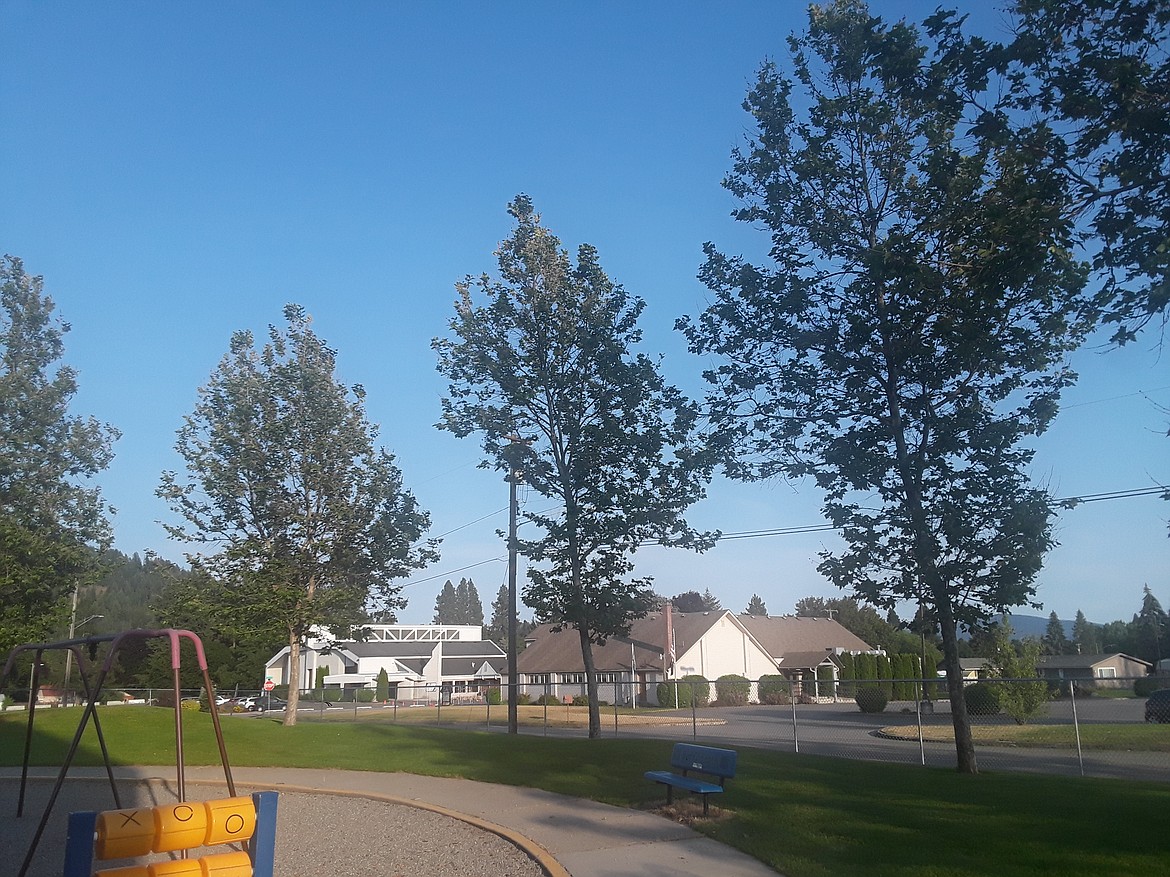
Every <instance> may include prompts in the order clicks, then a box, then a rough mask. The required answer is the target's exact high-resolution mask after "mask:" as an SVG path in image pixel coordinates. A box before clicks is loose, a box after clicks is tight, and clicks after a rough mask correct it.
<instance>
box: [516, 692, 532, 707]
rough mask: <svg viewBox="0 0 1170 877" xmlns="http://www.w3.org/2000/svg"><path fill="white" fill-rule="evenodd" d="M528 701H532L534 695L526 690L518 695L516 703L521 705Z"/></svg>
mask: <svg viewBox="0 0 1170 877" xmlns="http://www.w3.org/2000/svg"><path fill="white" fill-rule="evenodd" d="M526 703H532V695H531V694H529V693H528V692H526V691H521V692H520V693H519V694H517V695H516V704H517V705H521V704H526Z"/></svg>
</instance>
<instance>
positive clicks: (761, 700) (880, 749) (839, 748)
mask: <svg viewBox="0 0 1170 877" xmlns="http://www.w3.org/2000/svg"><path fill="white" fill-rule="evenodd" d="M1149 683H1150V680H1149V679H1145V680H1139V679H1122V678H1118V679H1108V680H1073V681H1046V680H1041V679H1036V678H1032V679H983V680H978V681H973V682H972V684H970V685H968V686H967V687H966V688H965V700H966V701H967V704H968V712H969V715H970V722H971V727H972V735H973V738H974V743H975V749H976V757H977V759H978V763H979V766H980V768H981V769H983V770H1012V771H1037V772H1045V773H1061V774H1069V775H1080V776H1096V777H1124V778H1139V779H1152V780H1161V781H1170V712H1168V711H1166V710H1162V711H1160V712H1159V710H1158V709H1156V708H1152V713H1151V714H1150V715H1147V707H1146V704H1147V698H1146V697H1145V696H1140V695H1139V694H1135V690H1134V686H1135V684H1136V685H1137V688H1138V691H1140V692H1142V693H1143V694H1144V693H1146V691H1147V690H1148V689H1149V688H1150V687H1151V686H1150V684H1149ZM1167 687H1170V681H1167ZM599 692H600V695H601V696H600V697H599V700H598V710H599V715H600V719H601V734H602V736H605V737H647V738H657V739H668V740H688V741H698V742H702V743H707V744H710V745H716V746H749V747H750V746H755V747H762V748H773V749H779V750H783V751H789V752H795V753H802V754H809V755H824V756H831V757H838V758H856V759H865V760H872V761H885V762H891V763H899V764H914V765H923V766H928V767H940V768H953V767H954V766H955V744H954V728H953V718H952V715H951V704H950V701H949V700H948V699H947V698H946V696H945V695H946V688H945V683H944V682H943V681H941V680H934V679H932V680H922V679H889V680H880V681H868V682H857V681H854V682H833V681H831V680H811V681H806V682H804V683H803V684H802V683H799V682H791V681H788V680H783V681H780V680H779V677H765V678H763V679H758V680H731V681H722V680H721V681H720V682H706V681H694V680H692V681H680V682H673V681H672V682H664V683H659V684H657V685H655V684H649V685H640V686H637V687H634V686H631V685H630V684H629V683H628V682H627V683H625V684H622V683H620V682H616V681H614V682H609V683H602V684H601V685H600V686H599ZM7 694H8V697H6V698H5V705H4V706H5V708H6V709H21V708H23V704H22V703H19V702H14V695H15V699H16V700H19V699H20V693H19V692H8V693H7ZM27 694H28V692H27V690H25V692H24V699H25V700H27ZM285 694H286V691H285V689H283V688H281V687H277V688H276V690H275V691H272V692H264V691H260V690H253V691H242V690H241V691H232V692H221V693H219V694H218V697H219V699H221V700H222V702H221V703H220V704H219V710H220V713H221V714H223V715H229V716H239V717H247V716H256V715H268V716H273V715H274V714H276V711H279V710H283V709H284V708H285V705H286V700H285V696H284V695H285ZM180 698H181V699H182V700H185V701H187V702H188V703H187V704H186V705H187V706H188V707H189V708H191V709H199V708H200V707H202V708H203V709H207V708H208V706H207V699H206V698H202V701H201V691H200V690H199V689H192V690H189V691H188V690H184V691H182V692H181V693H180ZM517 699H518V705H517V726H518V730H519V733H521V734H535V735H545V736H566V737H585V736H588V733H589V707H588V699H587V694H586V686H585V684H584V683H577V682H572V683H564V682H561V683H556V684H553V683H551V682H549V683H544V684H536V685H534V684H524V685H521V686H519V687H518V689H517ZM101 701H102V702H103V703H106V704H110V705H125V706H127V707H133V706H145V705H155V706H166V707H169V706H172V705H173V703H174V691H173V689H169V688H162V689H112V690H109V691H105V692H102V697H101ZM81 702H82V699H81V697H80V696H79V695H78V694H76V693H75V694H74V695H73V696H72V697H67V696H65V695H63V694H60V693H57V694H55V695H54V694H53V693H48V694H46V693H45V692H42V693H41V694H40V696H38V701H37V708H38V709H40V708H43V707H46V706H48V707H57V706H61V707H64V706H66V705H69V704H73V705H77V704H79V703H81ZM299 706H300V712H299V714H298V718H299V719H309V720H313V719H320V720H329V719H344V720H380V721H388V722H397V723H402V724H413V725H425V726H431V727H444V728H461V729H465V730H486V731H493V732H503V731H505V730H506V729H507V727H508V689H507V686H506V685H505V686H500V685H490V686H487V685H485V686H481V687H478V688H472V687H460V688H459V690H457V689H456V687H455V686H445V685H433V684H432V685H405V684H401V683H400V684H398V685H391V686H390V687H389V690H388V691H387V696H386V698H385V699H384V700H381V701H379V700H378V699H377V692H376V691H375V689H372V688H346V689H338V688H331V687H326V688H317V689H308V690H305V691H302V692H300V703H299Z"/></svg>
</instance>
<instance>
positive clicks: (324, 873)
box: [0, 779, 544, 877]
mask: <svg viewBox="0 0 1170 877" xmlns="http://www.w3.org/2000/svg"><path fill="white" fill-rule="evenodd" d="M19 787H20V781H19V780H17V779H5V780H3V781H0V872H3V873H4V874H16V873H17V872H18V870H19V869H20V865H21V863H22V862H23V861H24V857H25V854H26V853H27V851H28V845H29V842H30V840H31V838H32V835H33V832H35V831H36V826H37V823H38V822H39V821H40V818H41V814H42V813H43V812H44V806H45V803H46V802H47V801H48V797H49V794H50V792H51V791H52V782H48V781H44V780H34V781H30V783H29V786H28V790H27V792H26V796H25V808H24V816H23V817H21V818H19V819H17V818H16V803H17V797H18V793H19ZM118 790H119V793H120V794H121V796H122V805H123V807H151V806H154V805H155V804H167V803H172V802H173V801H175V799H176V796H175V794H174V792H173V790H172V788H171V787H170V786H169V784H166V783H163V782H158V781H151V782H128V781H123V782H121V783H119V785H118ZM236 791H237V793H239V794H250V793H251V792H252V791H253V789H251V788H247V787H244V786H239V785H237V787H236ZM226 794H227V792H226V789H223V788H222V787H220V788H216V787H213V786H205V785H202V784H199V785H192V784H189V785H188V789H187V797H188V799H190V800H203V799H210V798H217V797H226ZM111 809H114V804H113V797H112V795H111V793H110V788H109V784H108V783H107V782H105V781H97V780H88V779H86V780H78V779H69V780H67V781H66V783H65V786H64V789H63V791H62V794H61V796H60V797H59V798H58V800H57V804H56V806H55V807H54V812H53V816H52V819H51V820H50V822H49V825H48V827H47V828H46V830H45V834H44V836H43V837H42V839H41V843H40V846H39V848H38V850H37V855H36V857H35V859H34V861H33V866H32V867H31V868H30V869H29V872H28V877H60V875H61V868H62V863H63V861H64V852H63V850H64V844H65V830H66V825H67V822H68V814H69V813H70V812H71V811H74V810H111ZM207 849H208V850H209V851H210V850H212V849H215V850H218V851H226V850H228V849H230V848H229V847H217V848H207ZM138 861H139V862H142V861H145V860H138ZM117 864H129V862H125V863H118V862H109V863H102V867H103V868H104V867H113V866H115V865H117ZM275 865H276V867H275V873H276V875H277V877H336V875H344V877H406V875H410V877H454V875H462V874H491V875H495V877H542V875H543V874H544V871H543V870H542V869H541V868H540V866H539V865H537V863H536V862H534V861H533V860H532V859H531V858H529V857H528V855H527V854H526V853H525V852H524V851H523V850H521V849H518V848H517V847H515V846H513V845H512V844H511V843H509V842H508V841H506V840H504V839H503V838H501V837H499V836H497V835H495V834H492V833H491V832H488V831H484V830H482V829H480V828H476V827H475V826H472V825H469V824H467V823H466V822H463V821H461V820H458V819H453V818H451V817H449V816H444V815H443V814H441V813H433V812H431V811H429V810H421V809H419V808H416V807H410V806H406V805H402V804H392V803H387V802H384V801H376V800H371V799H368V798H356V797H349V796H345V797H342V796H336V795H324V794H322V795H317V794H302V793H288V792H281V795H280V803H279V806H278V809H277V829H276V863H275Z"/></svg>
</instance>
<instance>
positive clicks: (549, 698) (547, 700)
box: [536, 694, 561, 706]
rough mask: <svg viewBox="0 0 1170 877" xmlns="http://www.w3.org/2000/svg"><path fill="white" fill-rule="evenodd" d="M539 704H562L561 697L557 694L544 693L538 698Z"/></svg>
mask: <svg viewBox="0 0 1170 877" xmlns="http://www.w3.org/2000/svg"><path fill="white" fill-rule="evenodd" d="M536 705H537V706H560V705H561V699H560V698H559V697H557V696H556V695H555V694H542V695H541V696H540V697H538V698H537V699H536Z"/></svg>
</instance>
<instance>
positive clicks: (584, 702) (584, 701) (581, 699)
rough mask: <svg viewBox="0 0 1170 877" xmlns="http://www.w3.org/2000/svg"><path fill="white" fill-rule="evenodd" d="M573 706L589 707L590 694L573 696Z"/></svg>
mask: <svg viewBox="0 0 1170 877" xmlns="http://www.w3.org/2000/svg"><path fill="white" fill-rule="evenodd" d="M573 706H589V695H588V694H575V695H573Z"/></svg>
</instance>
